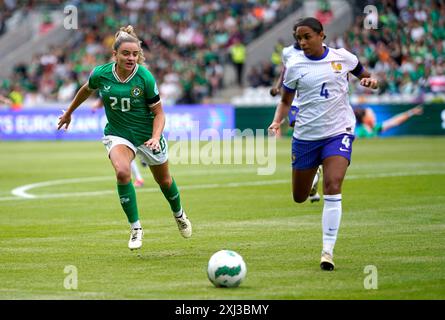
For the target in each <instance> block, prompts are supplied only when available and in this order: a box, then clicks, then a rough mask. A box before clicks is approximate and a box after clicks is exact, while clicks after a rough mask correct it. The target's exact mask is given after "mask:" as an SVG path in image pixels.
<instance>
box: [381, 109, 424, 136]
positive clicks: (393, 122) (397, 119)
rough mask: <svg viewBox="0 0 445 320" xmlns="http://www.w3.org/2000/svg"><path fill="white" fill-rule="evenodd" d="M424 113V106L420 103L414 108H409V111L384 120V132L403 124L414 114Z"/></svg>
mask: <svg viewBox="0 0 445 320" xmlns="http://www.w3.org/2000/svg"><path fill="white" fill-rule="evenodd" d="M422 113H423V106H421V105H418V106H415V107H414V108H412V109H409V110H408V111H405V112H402V113H400V114H398V115H395V116H394V117H392V118H390V119H388V120H385V121H383V123H382V132H383V131H386V130H388V129H391V128H394V127H397V126H399V125H401V124H402V123H404V122H405V121H407V120H408V119H409V118H411V117H413V116H418V115H421V114H422Z"/></svg>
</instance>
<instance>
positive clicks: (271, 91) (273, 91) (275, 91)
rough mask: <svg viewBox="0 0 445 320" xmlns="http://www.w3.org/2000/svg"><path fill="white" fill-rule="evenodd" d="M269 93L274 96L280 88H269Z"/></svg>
mask: <svg viewBox="0 0 445 320" xmlns="http://www.w3.org/2000/svg"><path fill="white" fill-rule="evenodd" d="M269 93H270V95H271V96H272V97H275V96H276V95H277V94H279V93H280V89H279V88H275V87H274V88H272V89H270V91H269Z"/></svg>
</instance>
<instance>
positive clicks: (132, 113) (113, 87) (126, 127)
mask: <svg viewBox="0 0 445 320" xmlns="http://www.w3.org/2000/svg"><path fill="white" fill-rule="evenodd" d="M88 86H89V88H90V89H93V90H96V89H98V90H99V95H100V97H101V98H102V102H103V104H104V107H105V114H106V116H107V120H108V123H107V125H106V126H105V129H104V134H105V135H113V136H118V137H122V138H124V139H127V140H128V141H130V142H131V143H133V144H134V145H135V146H136V147H138V146H140V145H141V144H143V143H144V142H145V141H147V140H149V139H150V138H151V136H152V132H153V119H154V114H153V113H152V112H151V110H150V106H152V105H154V104H156V103H157V102H159V101H160V98H159V91H158V88H157V86H156V81H155V79H154V77H153V75H152V74H151V73H150V71H148V70H147V69H146V68H145V67H144V66H142V65H139V64H136V67H135V68H134V71H133V72H132V73H131V74H130V75H129V76H128V78H127V79H125V80H123V81H122V80H121V79H120V78H119V77H118V75H117V73H116V63H115V62H110V63H107V64H104V65H101V66H97V67H96V68H94V70H93V72H91V75H90V78H89V80H88Z"/></svg>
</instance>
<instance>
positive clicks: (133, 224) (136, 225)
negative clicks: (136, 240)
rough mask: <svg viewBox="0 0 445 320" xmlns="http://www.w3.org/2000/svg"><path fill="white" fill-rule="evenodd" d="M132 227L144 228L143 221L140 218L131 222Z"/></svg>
mask: <svg viewBox="0 0 445 320" xmlns="http://www.w3.org/2000/svg"><path fill="white" fill-rule="evenodd" d="M130 227H131V229H142V226H141V222H140V221H139V220H138V221H135V222H131V223H130Z"/></svg>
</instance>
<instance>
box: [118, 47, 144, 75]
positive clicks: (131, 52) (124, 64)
mask: <svg viewBox="0 0 445 320" xmlns="http://www.w3.org/2000/svg"><path fill="white" fill-rule="evenodd" d="M140 50H141V49H140V48H139V45H138V44H137V43H134V42H124V43H122V44H121V45H120V47H119V48H118V49H117V51H114V52H113V53H114V56H115V58H116V62H117V66H118V67H119V68H121V69H124V70H127V71H132V70H133V69H134V67H135V66H136V63H137V61H138V56H139V51H140Z"/></svg>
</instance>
